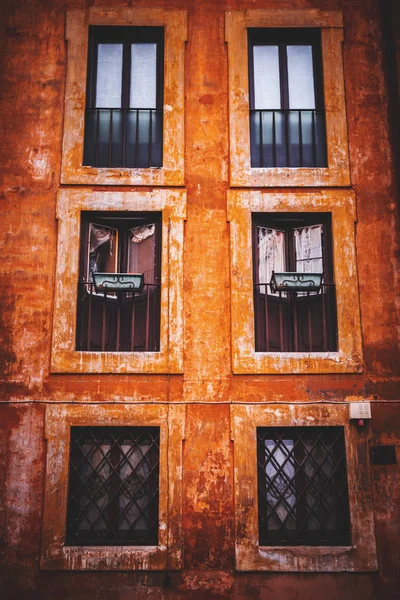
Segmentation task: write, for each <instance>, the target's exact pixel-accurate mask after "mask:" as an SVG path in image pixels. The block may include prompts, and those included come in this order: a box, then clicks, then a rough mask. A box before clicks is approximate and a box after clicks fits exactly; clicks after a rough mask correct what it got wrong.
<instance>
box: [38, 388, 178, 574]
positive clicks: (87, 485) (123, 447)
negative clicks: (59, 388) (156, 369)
mask: <svg viewBox="0 0 400 600" xmlns="http://www.w3.org/2000/svg"><path fill="white" fill-rule="evenodd" d="M111 387H113V386H111ZM132 393H133V394H135V390H132ZM155 393H156V395H155V396H154V402H151V403H150V404H149V403H148V404H137V403H135V404H132V403H124V402H122V403H120V404H118V401H117V403H115V402H108V403H106V404H102V405H101V406H99V405H96V404H93V403H89V404H87V403H86V404H85V403H78V404H77V403H75V404H65V403H62V402H61V403H60V405H58V406H56V405H54V404H53V405H51V406H50V405H48V406H47V407H46V415H45V439H46V455H47V456H46V472H47V474H48V477H46V478H45V482H44V484H45V490H44V499H43V523H42V543H41V560H40V567H41V569H49V570H64V571H65V570H70V571H88V570H89V571H112V570H125V571H133V570H146V571H147V570H155V571H160V570H163V569H166V570H172V571H174V570H178V569H180V568H181V567H182V560H183V548H182V544H183V537H182V449H183V448H182V447H183V438H184V431H185V407H184V406H182V405H181V406H178V405H174V404H172V405H167V404H165V403H163V402H157V400H158V399H160V398H159V396H157V391H156V390H155ZM110 394H111V396H110V400H111V399H112V390H111V388H110ZM119 401H120V402H121V397H120V396H119Z"/></svg>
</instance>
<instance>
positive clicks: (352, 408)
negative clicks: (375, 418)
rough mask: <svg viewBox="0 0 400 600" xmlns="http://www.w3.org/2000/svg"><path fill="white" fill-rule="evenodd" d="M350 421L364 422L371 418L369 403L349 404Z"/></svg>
mask: <svg viewBox="0 0 400 600" xmlns="http://www.w3.org/2000/svg"><path fill="white" fill-rule="evenodd" d="M349 413H350V420H352V419H357V420H364V419H370V418H371V403H370V402H350V404H349Z"/></svg>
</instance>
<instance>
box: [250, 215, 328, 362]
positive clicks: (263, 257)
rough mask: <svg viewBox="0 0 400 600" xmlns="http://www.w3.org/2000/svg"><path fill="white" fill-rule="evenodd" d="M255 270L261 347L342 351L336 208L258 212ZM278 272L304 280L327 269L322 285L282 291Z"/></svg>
mask: <svg viewBox="0 0 400 600" xmlns="http://www.w3.org/2000/svg"><path fill="white" fill-rule="evenodd" d="M253 273H254V276H253V279H254V319H255V346H256V352H326V351H328V350H330V351H336V347H337V342H336V329H337V327H336V301H335V286H334V284H333V265H332V242H331V216H330V214H326V213H325V214H304V213H303V214H302V213H300V214H293V213H289V214H285V213H265V214H255V215H253ZM274 273H286V280H289V279H290V277H292V279H295V280H297V283H299V281H298V280H301V281H302V283H303V285H307V284H308V283H310V284H311V283H312V278H311V274H316V273H321V274H322V284H321V286H320V288H319V289H318V291H283V292H282V291H279V290H278V291H277V288H276V287H274V285H273V283H272V284H271V278H272V275H273V274H274ZM294 273H296V274H297V273H299V274H301V275H299V276H298V277H293V274H294ZM284 280H285V279H284ZM285 289H289V290H290V288H286V287H285ZM295 289H296V288H295ZM304 289H307V288H304Z"/></svg>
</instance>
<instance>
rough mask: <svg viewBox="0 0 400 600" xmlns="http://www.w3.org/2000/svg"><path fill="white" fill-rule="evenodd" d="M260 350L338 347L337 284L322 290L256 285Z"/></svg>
mask: <svg viewBox="0 0 400 600" xmlns="http://www.w3.org/2000/svg"><path fill="white" fill-rule="evenodd" d="M254 318H255V338H256V339H255V343H256V352H328V351H336V349H337V334H336V330H337V326H336V293H335V285H334V284H332V283H323V284H322V285H321V289H320V291H319V292H310V291H301V292H299V291H295V292H282V291H278V292H275V293H274V291H273V290H272V289H271V285H270V284H269V283H258V284H255V285H254Z"/></svg>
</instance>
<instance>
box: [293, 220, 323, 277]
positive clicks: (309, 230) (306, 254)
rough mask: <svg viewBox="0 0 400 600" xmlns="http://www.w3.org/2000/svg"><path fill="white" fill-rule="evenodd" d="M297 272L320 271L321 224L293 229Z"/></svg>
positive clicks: (321, 270)
mask: <svg viewBox="0 0 400 600" xmlns="http://www.w3.org/2000/svg"><path fill="white" fill-rule="evenodd" d="M294 241H295V251H296V272H297V273H322V272H323V263H322V253H323V250H322V225H312V226H310V227H298V228H296V229H295V230H294Z"/></svg>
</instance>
